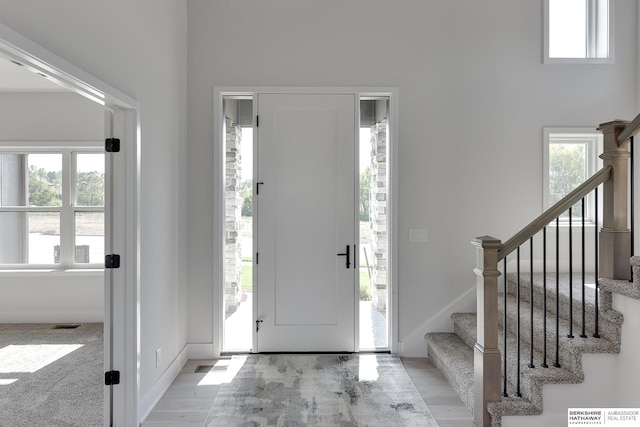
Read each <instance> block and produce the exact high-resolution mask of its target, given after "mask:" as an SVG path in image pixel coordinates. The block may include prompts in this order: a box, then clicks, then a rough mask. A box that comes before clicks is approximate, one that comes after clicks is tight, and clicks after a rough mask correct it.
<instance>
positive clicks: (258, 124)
mask: <svg viewBox="0 0 640 427" xmlns="http://www.w3.org/2000/svg"><path fill="white" fill-rule="evenodd" d="M258 126H260V116H256V127H258Z"/></svg>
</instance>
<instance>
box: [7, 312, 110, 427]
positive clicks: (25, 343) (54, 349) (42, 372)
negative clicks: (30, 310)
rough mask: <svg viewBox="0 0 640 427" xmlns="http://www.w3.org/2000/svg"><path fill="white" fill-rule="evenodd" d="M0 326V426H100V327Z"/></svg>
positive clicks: (101, 342)
mask: <svg viewBox="0 0 640 427" xmlns="http://www.w3.org/2000/svg"><path fill="white" fill-rule="evenodd" d="M53 326H54V325H52V324H0V426H2V427H22V426H24V427H27V426H28V427H40V426H42V427H45V426H46V427H93V426H102V425H103V422H102V420H103V388H104V387H103V381H104V380H103V360H104V356H103V348H104V345H103V338H102V337H103V325H102V323H89V324H81V325H80V326H79V327H78V328H76V329H52V328H53Z"/></svg>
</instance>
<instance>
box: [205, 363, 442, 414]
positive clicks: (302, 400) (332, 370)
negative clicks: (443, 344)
mask: <svg viewBox="0 0 640 427" xmlns="http://www.w3.org/2000/svg"><path fill="white" fill-rule="evenodd" d="M234 358H235V360H234V362H235V363H236V364H237V365H238V367H239V371H238V372H237V374H236V375H235V377H234V378H233V380H232V381H231V382H229V383H228V384H223V385H222V386H221V388H220V390H219V391H218V394H217V395H216V399H215V401H214V403H213V407H212V409H211V412H210V414H209V418H208V420H207V422H206V423H205V424H206V425H207V426H225V427H233V426H287V427H293V426H345V427H346V426H354V427H355V426H396V427H402V426H437V425H438V424H437V423H436V421H435V419H434V418H433V416H432V414H431V412H430V411H429V409H428V408H427V406H426V404H425V403H424V401H423V400H422V398H421V397H420V394H419V393H418V391H417V390H416V388H415V386H414V384H413V383H412V382H411V379H410V378H409V375H408V374H407V372H406V371H405V369H404V367H403V366H402V363H401V362H400V359H399V358H398V357H396V356H392V355H373V354H372V355H250V356H234ZM245 358H246V360H244V359H245ZM243 360H244V362H243ZM240 365H241V367H240ZM230 369H233V367H231V368H230ZM236 369H237V368H236Z"/></svg>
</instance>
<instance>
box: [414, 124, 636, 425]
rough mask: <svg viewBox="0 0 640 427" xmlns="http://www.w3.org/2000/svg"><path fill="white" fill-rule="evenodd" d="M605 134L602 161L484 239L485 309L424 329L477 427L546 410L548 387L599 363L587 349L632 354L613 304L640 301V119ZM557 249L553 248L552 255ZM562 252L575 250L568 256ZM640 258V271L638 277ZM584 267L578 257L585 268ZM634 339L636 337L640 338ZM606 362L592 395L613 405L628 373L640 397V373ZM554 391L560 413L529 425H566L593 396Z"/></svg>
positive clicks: (481, 297)
mask: <svg viewBox="0 0 640 427" xmlns="http://www.w3.org/2000/svg"><path fill="white" fill-rule="evenodd" d="M599 130H601V131H602V132H603V134H604V152H603V154H602V155H601V156H600V157H601V158H602V159H603V168H602V169H601V170H600V171H598V172H596V173H595V174H594V175H593V176H591V177H590V178H589V179H588V180H587V181H585V182H584V183H583V184H582V185H580V186H579V187H578V188H576V189H575V190H574V191H572V192H571V193H570V194H568V195H567V196H566V197H565V198H563V199H562V200H560V201H559V202H557V203H556V204H555V205H553V206H552V207H551V208H550V209H549V210H547V211H545V212H544V213H542V214H541V215H540V216H539V217H538V218H536V219H534V220H533V221H532V222H531V223H530V224H529V225H527V226H526V227H524V228H523V229H522V230H521V231H519V232H518V233H516V234H515V235H514V236H513V237H511V238H510V239H508V240H507V241H506V242H504V243H503V242H502V241H500V240H499V239H496V238H494V237H491V236H482V237H478V238H476V239H474V240H473V241H472V244H473V245H474V246H475V247H476V251H477V261H478V263H477V266H476V268H475V270H474V272H475V274H476V278H477V308H478V310H477V311H478V313H477V314H476V313H455V314H453V315H452V316H451V319H452V321H453V325H454V328H453V329H454V332H453V333H428V334H427V335H426V336H425V339H426V341H427V354H428V357H429V358H430V359H431V360H432V362H433V363H434V364H435V365H436V366H437V367H438V368H439V369H440V370H441V371H442V372H443V373H444V375H445V376H446V378H447V379H448V381H449V382H450V383H451V385H452V386H453V388H454V389H455V390H456V392H457V393H458V394H459V396H460V398H461V399H462V401H463V402H464V403H465V404H466V405H467V407H469V409H470V410H471V412H472V413H473V414H474V422H475V425H476V426H477V427H488V426H493V427H496V426H501V425H502V423H503V417H509V416H523V415H539V414H542V413H543V401H544V394H547V393H543V386H544V385H545V384H579V383H582V382H583V381H585V375H589V374H588V373H585V370H584V369H583V365H588V366H594V365H593V363H592V361H591V359H589V361H588V362H589V363H586V362H585V361H583V355H585V354H588V353H597V354H611V353H614V354H615V353H619V352H620V351H621V337H622V335H623V334H622V329H623V315H622V314H621V313H619V312H618V311H616V310H614V309H613V301H614V299H615V300H616V304H620V303H621V300H620V299H619V298H624V297H630V298H633V299H634V300H640V257H634V256H632V255H633V250H634V249H633V244H632V241H633V199H632V198H631V200H630V201H629V194H631V195H633V186H632V187H631V191H629V189H628V187H627V185H628V183H629V182H631V184H632V185H633V181H634V180H633V178H632V179H629V174H628V169H629V166H630V165H631V172H633V167H632V166H633V157H632V146H633V135H634V134H635V133H637V132H639V131H640V115H638V116H637V117H636V118H635V119H634V120H633V122H626V121H621V120H616V121H613V122H608V123H604V124H602V125H600V128H599ZM630 158H631V161H629V159H630ZM631 176H633V175H631ZM599 188H601V189H602V212H603V213H604V215H603V218H602V221H600V220H599V219H598V212H599V209H598V200H599V199H600V197H599V195H598V191H599ZM587 198H592V200H594V201H595V212H596V214H595V219H594V222H595V223H596V224H597V227H596V229H595V230H594V231H595V232H593V231H590V232H589V233H590V234H589V236H587V234H586V231H585V230H586V227H585V223H586V221H585V212H586V211H585V206H586V200H587ZM578 203H582V209H581V210H580V211H581V212H582V214H581V228H580V232H581V237H580V238H578V239H577V240H579V241H580V243H581V249H578V250H577V251H574V249H573V248H574V245H573V240H576V239H575V238H574V237H573V236H574V231H573V227H574V223H575V224H578V223H580V221H576V219H575V218H574V217H573V216H572V208H573V207H574V206H575V205H576V204H578ZM630 205H631V206H632V208H631V215H630V217H629V216H628V215H627V212H628V207H629V206H630ZM567 212H568V218H569V221H568V223H567V225H568V231H567V230H565V232H564V234H565V235H566V238H567V240H568V242H567V243H561V238H560V228H561V227H560V217H561V216H562V215H563V214H566V213H567ZM554 223H555V224H554ZM629 224H630V225H631V230H629ZM554 225H555V226H554ZM578 227H579V225H578ZM547 228H550V229H551V230H555V238H554V237H553V236H552V237H551V239H550V240H552V241H553V242H552V243H553V244H552V245H548V240H547V238H548V236H547V234H548V233H547ZM591 230H593V228H591ZM592 238H594V240H595V245H594V246H593V249H592V250H593V251H594V252H595V253H594V258H593V259H594V260H595V262H593V263H592V265H593V266H594V269H595V272H594V273H591V274H589V273H587V272H586V268H587V264H588V263H587V262H586V261H585V259H586V257H587V254H586V252H587V250H586V249H585V248H586V246H587V245H586V244H585V242H587V241H590V242H591V241H592V240H590V239H592ZM527 242H528V244H527ZM534 246H535V248H536V250H535V251H534ZM549 246H551V249H550V252H551V254H550V255H551V256H548V254H547V251H548V248H549ZM554 246H555V247H554ZM561 248H562V249H563V250H564V249H565V248H566V249H568V250H567V251H566V252H564V251H563V250H561ZM521 249H523V252H525V253H526V252H527V250H528V255H529V263H528V265H526V264H527V263H526V261H525V262H524V264H525V270H527V271H526V272H524V273H522V272H521ZM590 250H591V249H590ZM540 251H542V254H540ZM540 255H542V256H541V257H540ZM590 255H591V254H590ZM590 255H589V256H590ZM514 258H515V259H514ZM534 258H535V259H534ZM579 258H580V259H581V261H579V262H577V263H576V262H575V261H574V260H575V259H579ZM630 258H631V266H632V268H633V273H630V270H631V268H630V266H629V260H630ZM561 261H562V262H561ZM563 262H567V263H568V269H566V270H565V269H564V268H563ZM575 264H579V268H578V265H575ZM514 265H515V266H516V268H514ZM540 265H542V268H540ZM574 265H575V267H576V268H574ZM513 270H516V273H515V274H514V273H513ZM578 270H580V271H578ZM507 271H508V272H507ZM536 271H541V272H542V273H536ZM630 276H632V278H633V280H632V281H630V280H629V278H630ZM596 279H597V280H596ZM614 295H616V296H615V297H614ZM617 295H623V296H624V297H619V296H617ZM634 304H635V303H634ZM634 304H627V303H622V306H625V307H628V309H627V311H631V313H629V314H631V315H632V317H633V318H634V319H635V321H636V323H637V322H639V321H640V317H639V316H638V315H636V312H640V305H638V304H635V305H634ZM626 329H627V331H628V328H626ZM632 335H633V333H629V332H627V333H626V334H625V336H629V337H630V338H631V340H633V336H632ZM629 348H630V349H631V356H629V350H627V351H626V352H624V353H623V354H622V355H620V356H623V359H624V360H625V362H624V363H623V364H625V365H628V366H635V360H636V355H635V354H634V349H635V348H639V347H638V344H637V343H633V344H632V345H627V349H629ZM636 352H637V350H636ZM602 357H604V356H602ZM629 360H630V361H629ZM583 362H584V363H583ZM598 363H600V365H596V366H597V367H596V370H597V371H596V372H592V373H591V376H592V377H594V378H595V379H596V380H595V383H594V381H593V380H590V381H591V383H592V384H591V385H590V386H589V387H590V388H589V387H587V388H588V389H587V392H588V393H586V394H584V395H585V396H586V395H589V396H591V395H593V394H594V393H593V392H592V391H594V390H595V391H596V392H600V393H599V396H600V397H601V398H602V399H601V401H602V402H604V401H605V400H607V399H606V397H608V396H607V390H612V389H617V388H618V387H619V386H618V384H619V381H620V378H623V382H625V381H626V382H628V383H630V384H631V385H632V387H633V388H632V389H630V390H631V391H630V392H629V389H627V388H624V390H625V396H626V395H628V394H631V395H633V396H637V393H636V392H635V390H636V389H635V387H637V386H636V383H637V381H636V380H640V376H639V377H638V378H636V380H634V379H631V378H627V377H628V376H629V375H630V374H627V372H629V371H626V372H625V371H624V370H622V371H618V369H617V366H615V367H613V368H612V366H613V365H607V363H612V362H611V359H607V361H602V360H600V361H599V362H598ZM608 366H609V367H608ZM607 369H610V370H613V371H616V372H615V375H608V377H607V376H606V375H605V376H603V375H602V372H606V371H607ZM598 371H599V372H598ZM633 375H635V373H634V374H633ZM616 380H617V381H618V383H616V382H615V381H616ZM629 380H630V381H629ZM611 381H613V382H611ZM607 382H608V383H609V384H608V385H605V383H607ZM558 387H559V386H558ZM575 387H579V386H575ZM607 387H608V388H607ZM551 389H552V388H550V389H549V394H550V395H554V393H555V395H554V396H555V398H553V399H555V400H554V401H553V402H548V403H551V404H550V405H549V407H552V408H554V409H553V410H552V412H553V413H554V415H553V416H550V415H547V416H546V417H543V418H542V419H540V420H539V421H534V422H533V423H532V424H530V425H549V421H548V420H546V418H549V417H550V418H554V417H555V418H554V419H555V421H554V423H555V424H558V425H560V423H562V424H564V423H565V422H566V420H567V419H566V418H564V417H565V416H566V410H567V409H568V408H570V407H576V406H571V405H573V404H575V403H578V404H582V402H584V401H586V400H584V399H582V400H581V399H577V398H576V397H578V396H583V394H581V393H584V392H583V391H581V392H577V393H576V392H569V391H567V390H566V388H564V389H562V390H563V391H562V393H565V395H562V394H560V395H558V393H557V391H558V389H557V388H554V389H553V392H551ZM596 394H597V393H596ZM609 395H611V396H613V395H614V394H613V393H609ZM615 396H618V395H615ZM565 397H568V399H565ZM625 399H626V398H625ZM560 400H562V401H563V402H564V401H565V400H566V402H573V403H572V404H570V403H567V405H569V406H566V405H565V406H563V405H564V404H557V403H558V401H560ZM587 400H588V399H587ZM636 401H637V399H636V397H634V398H633V399H632V400H630V401H628V402H631V404H632V405H633V406H634V407H638V406H640V402H636ZM609 403H610V404H609V406H608V407H611V402H609ZM617 403H618V402H613V405H614V406H615V405H616V404H617ZM591 404H593V402H592V403H591ZM595 404H596V405H597V404H598V403H595ZM587 407H588V406H587ZM558 416H560V417H562V418H563V420H562V421H560V420H559V419H558ZM525 418H527V419H528V417H524V418H523V417H518V418H508V419H509V423H511V425H514V424H513V420H517V422H516V424H515V425H521V424H525V423H529V421H524V419H525ZM505 422H506V420H505ZM509 423H507V424H509ZM518 423H519V424H518Z"/></svg>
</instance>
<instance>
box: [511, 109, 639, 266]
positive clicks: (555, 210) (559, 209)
mask: <svg viewBox="0 0 640 427" xmlns="http://www.w3.org/2000/svg"><path fill="white" fill-rule="evenodd" d="M634 122H635V120H634ZM612 170H613V168H612V167H611V166H607V167H604V168H602V169H601V170H600V171H598V172H596V173H595V174H593V176H591V178H589V179H587V180H586V181H585V182H584V183H582V185H580V186H579V187H578V188H576V189H575V190H573V191H572V192H571V193H569V194H567V195H566V196H565V197H564V198H563V199H562V200H560V201H559V202H557V203H556V204H555V205H553V206H551V207H550V208H549V209H547V210H546V211H545V212H543V213H542V214H541V215H540V216H539V217H538V218H536V219H534V220H533V221H532V222H531V223H530V224H529V225H527V226H526V227H524V228H523V229H522V230H521V231H519V232H518V233H516V234H515V235H514V236H513V237H512V238H510V239H509V240H507V241H506V242H505V243H504V245H502V248H501V249H500V250H499V251H498V261H500V260H502V259H504V258H505V257H506V256H507V255H509V254H510V253H511V252H513V251H514V250H516V249H517V248H518V246H520V245H522V244H523V243H524V242H526V241H527V240H529V239H530V238H531V236H533V235H535V234H536V233H537V232H539V231H540V230H542V229H543V228H544V227H546V226H547V225H549V223H550V222H551V221H553V220H554V219H556V218H557V217H558V216H560V215H561V214H562V213H563V212H565V211H566V210H567V209H569V208H570V207H571V206H573V205H575V204H576V203H577V202H579V201H580V200H582V198H583V197H585V196H586V195H587V194H589V193H590V192H592V191H593V190H594V189H595V188H596V187H597V186H599V185H600V184H602V183H603V182H605V181H606V180H607V179H609V177H610V176H611V171H612Z"/></svg>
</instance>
